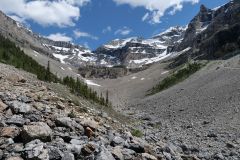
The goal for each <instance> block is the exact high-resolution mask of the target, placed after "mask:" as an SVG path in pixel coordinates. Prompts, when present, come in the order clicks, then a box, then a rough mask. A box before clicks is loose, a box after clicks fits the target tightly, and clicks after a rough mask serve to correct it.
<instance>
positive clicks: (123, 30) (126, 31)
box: [114, 26, 132, 36]
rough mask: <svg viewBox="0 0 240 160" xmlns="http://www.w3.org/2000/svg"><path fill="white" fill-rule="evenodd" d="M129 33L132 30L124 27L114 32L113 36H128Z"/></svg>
mask: <svg viewBox="0 0 240 160" xmlns="http://www.w3.org/2000/svg"><path fill="white" fill-rule="evenodd" d="M131 32H132V29H130V28H128V27H126V26H125V27H123V28H120V29H118V30H116V31H115V33H114V34H115V35H117V34H120V35H123V36H126V35H129V34H130V33H131Z"/></svg>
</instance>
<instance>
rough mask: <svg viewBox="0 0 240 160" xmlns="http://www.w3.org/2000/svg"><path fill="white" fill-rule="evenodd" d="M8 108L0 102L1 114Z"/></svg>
mask: <svg viewBox="0 0 240 160" xmlns="http://www.w3.org/2000/svg"><path fill="white" fill-rule="evenodd" d="M7 107H8V106H7V105H6V104H5V103H3V102H2V101H1V100H0V113H2V112H4V111H5V110H6V109H7Z"/></svg>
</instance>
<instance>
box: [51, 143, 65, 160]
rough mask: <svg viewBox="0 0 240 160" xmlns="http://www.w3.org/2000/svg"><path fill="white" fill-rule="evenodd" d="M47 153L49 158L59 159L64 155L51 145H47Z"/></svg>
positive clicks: (52, 159)
mask: <svg viewBox="0 0 240 160" xmlns="http://www.w3.org/2000/svg"><path fill="white" fill-rule="evenodd" d="M47 149H48V155H49V159H50V160H61V159H62V157H63V156H64V155H63V153H62V152H61V151H60V150H59V149H58V148H57V147H53V146H48V147H47Z"/></svg>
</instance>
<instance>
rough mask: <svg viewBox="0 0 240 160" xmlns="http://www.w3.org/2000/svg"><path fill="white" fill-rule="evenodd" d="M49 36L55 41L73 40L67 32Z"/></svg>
mask: <svg viewBox="0 0 240 160" xmlns="http://www.w3.org/2000/svg"><path fill="white" fill-rule="evenodd" d="M47 38H49V39H51V40H54V41H65V42H71V41H72V38H71V37H68V36H66V34H65V33H55V34H50V35H49V36H47Z"/></svg>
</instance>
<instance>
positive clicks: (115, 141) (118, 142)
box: [111, 136, 124, 147]
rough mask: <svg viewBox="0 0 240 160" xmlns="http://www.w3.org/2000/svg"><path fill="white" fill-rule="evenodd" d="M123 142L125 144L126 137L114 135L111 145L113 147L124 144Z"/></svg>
mask: <svg viewBox="0 0 240 160" xmlns="http://www.w3.org/2000/svg"><path fill="white" fill-rule="evenodd" d="M123 144H124V139H123V138H121V137H119V136H116V137H114V138H113V140H112V142H111V146H113V147H115V146H119V145H123Z"/></svg>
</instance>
